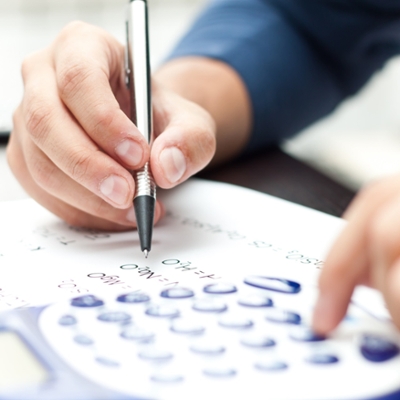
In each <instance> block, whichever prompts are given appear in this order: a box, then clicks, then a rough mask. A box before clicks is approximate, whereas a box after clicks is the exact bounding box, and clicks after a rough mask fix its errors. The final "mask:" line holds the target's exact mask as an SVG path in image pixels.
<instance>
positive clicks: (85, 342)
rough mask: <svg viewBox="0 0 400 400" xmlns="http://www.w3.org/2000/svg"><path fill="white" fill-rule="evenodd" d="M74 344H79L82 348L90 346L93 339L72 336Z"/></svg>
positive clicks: (84, 336)
mask: <svg viewBox="0 0 400 400" xmlns="http://www.w3.org/2000/svg"><path fill="white" fill-rule="evenodd" d="M74 342H75V343H78V344H81V345H83V346H90V345H91V344H93V343H94V341H93V339H92V338H90V337H89V336H86V335H76V336H74Z"/></svg>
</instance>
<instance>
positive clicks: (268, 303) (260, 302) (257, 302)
mask: <svg viewBox="0 0 400 400" xmlns="http://www.w3.org/2000/svg"><path fill="white" fill-rule="evenodd" d="M238 304H239V305H241V306H244V307H272V306H273V305H274V303H273V301H272V300H271V299H270V298H269V297H266V296H260V295H258V294H253V295H248V296H245V297H241V298H240V299H239V300H238Z"/></svg>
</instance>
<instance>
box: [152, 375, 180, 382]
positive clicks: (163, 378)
mask: <svg viewBox="0 0 400 400" xmlns="http://www.w3.org/2000/svg"><path fill="white" fill-rule="evenodd" d="M150 379H151V380H152V381H153V382H156V383H179V382H182V381H183V379H184V378H183V376H182V375H175V374H156V375H152V376H151V377H150Z"/></svg>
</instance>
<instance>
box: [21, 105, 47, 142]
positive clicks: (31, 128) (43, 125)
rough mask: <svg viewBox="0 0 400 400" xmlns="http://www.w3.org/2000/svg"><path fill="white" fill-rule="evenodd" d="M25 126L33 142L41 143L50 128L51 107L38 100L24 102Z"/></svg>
mask: <svg viewBox="0 0 400 400" xmlns="http://www.w3.org/2000/svg"><path fill="white" fill-rule="evenodd" d="M25 104H26V107H25V124H26V128H27V130H28V132H29V133H30V135H31V136H32V138H33V139H34V141H35V142H42V141H43V140H44V138H45V137H46V135H47V132H48V131H49V129H50V126H51V115H52V113H51V110H52V107H51V105H49V104H47V102H45V101H41V100H38V99H35V100H32V101H26V102H25Z"/></svg>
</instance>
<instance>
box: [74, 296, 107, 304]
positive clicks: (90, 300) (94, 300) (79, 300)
mask: <svg viewBox="0 0 400 400" xmlns="http://www.w3.org/2000/svg"><path fill="white" fill-rule="evenodd" d="M71 305H72V306H74V307H100V306H102V305H104V301H103V300H101V299H99V298H98V297H96V296H93V295H92V294H86V295H85V296H80V297H75V298H74V299H72V300H71Z"/></svg>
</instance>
